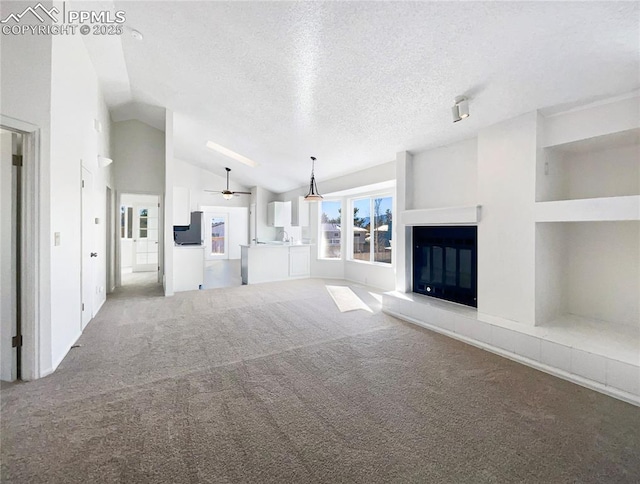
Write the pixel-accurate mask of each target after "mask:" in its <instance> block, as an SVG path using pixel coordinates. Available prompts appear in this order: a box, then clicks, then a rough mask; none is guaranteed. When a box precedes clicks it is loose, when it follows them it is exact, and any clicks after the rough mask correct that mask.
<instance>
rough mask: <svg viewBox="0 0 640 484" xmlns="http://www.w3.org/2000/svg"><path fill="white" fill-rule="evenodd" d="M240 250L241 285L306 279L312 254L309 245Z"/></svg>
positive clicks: (244, 247)
mask: <svg viewBox="0 0 640 484" xmlns="http://www.w3.org/2000/svg"><path fill="white" fill-rule="evenodd" d="M240 247H241V250H242V258H241V266H240V267H241V275H242V283H243V284H257V283H261V282H273V281H286V280H290V279H302V278H306V277H309V274H310V260H311V258H310V253H311V251H310V246H309V245H308V244H296V245H288V244H282V245H275V244H258V245H242V246H240Z"/></svg>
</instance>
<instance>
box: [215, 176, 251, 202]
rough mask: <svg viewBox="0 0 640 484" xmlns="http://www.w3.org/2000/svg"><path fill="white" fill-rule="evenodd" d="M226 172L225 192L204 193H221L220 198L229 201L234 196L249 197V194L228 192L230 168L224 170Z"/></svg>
mask: <svg viewBox="0 0 640 484" xmlns="http://www.w3.org/2000/svg"><path fill="white" fill-rule="evenodd" d="M225 170H227V188H226V190H205V192H211V193H222V198H224V199H225V200H231V199H232V198H233V197H234V196H236V195H251V192H232V191H231V190H229V172H231V168H225Z"/></svg>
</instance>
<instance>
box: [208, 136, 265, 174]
mask: <svg viewBox="0 0 640 484" xmlns="http://www.w3.org/2000/svg"><path fill="white" fill-rule="evenodd" d="M207 148H209V149H211V150H214V151H217V152H218V153H221V154H223V155H224V156H228V157H229V158H231V159H232V160H236V161H239V162H240V163H244V164H245V165H248V166H250V167H251V168H255V167H256V166H258V163H256V162H255V161H253V160H250V159H249V158H247V157H246V156H242V155H240V154H238V153H236V152H235V151H232V150H230V149H229V148H225V147H224V146H221V145H219V144H217V143H214V142H213V141H207Z"/></svg>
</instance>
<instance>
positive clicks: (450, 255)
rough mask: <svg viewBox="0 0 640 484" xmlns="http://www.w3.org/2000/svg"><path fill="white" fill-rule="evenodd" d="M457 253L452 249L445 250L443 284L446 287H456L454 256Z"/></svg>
mask: <svg viewBox="0 0 640 484" xmlns="http://www.w3.org/2000/svg"><path fill="white" fill-rule="evenodd" d="M457 253H458V251H457V250H456V249H454V248H453V247H446V248H445V272H444V283H445V284H446V285H447V286H455V285H456V267H457V264H456V255H457Z"/></svg>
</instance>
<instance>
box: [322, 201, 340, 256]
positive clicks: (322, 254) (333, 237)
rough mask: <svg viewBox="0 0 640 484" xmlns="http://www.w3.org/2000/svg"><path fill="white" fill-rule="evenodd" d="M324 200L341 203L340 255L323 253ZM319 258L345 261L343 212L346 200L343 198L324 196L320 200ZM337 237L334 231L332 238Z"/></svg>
mask: <svg viewBox="0 0 640 484" xmlns="http://www.w3.org/2000/svg"><path fill="white" fill-rule="evenodd" d="M324 202H337V203H339V204H340V257H324V256H323V254H322V236H323V234H322V213H323V212H322V204H323V203H324ZM317 205H318V224H317V226H318V260H321V261H329V262H335V261H343V260H344V256H345V254H344V250H345V244H344V237H343V235H344V220H343V218H342V217H343V214H344V200H343V199H342V198H324V199H322V200H320V201H319V202H318V203H317ZM334 238H335V237H334V236H333V232H332V236H331V239H334Z"/></svg>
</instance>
